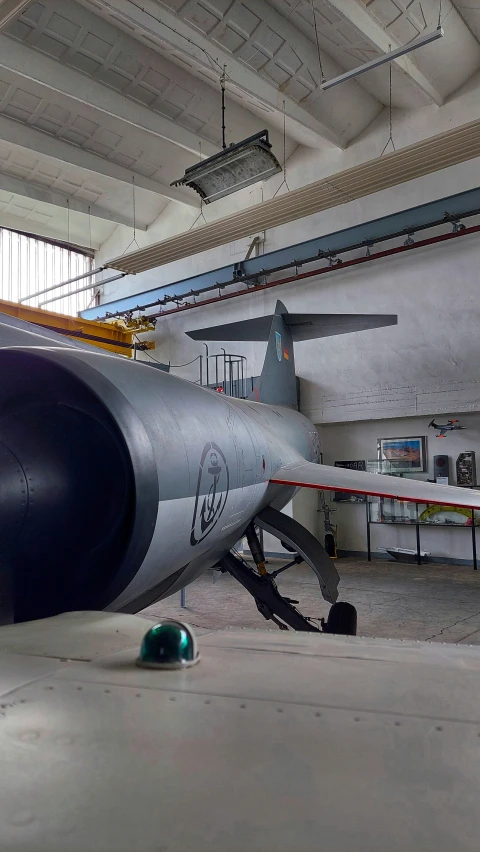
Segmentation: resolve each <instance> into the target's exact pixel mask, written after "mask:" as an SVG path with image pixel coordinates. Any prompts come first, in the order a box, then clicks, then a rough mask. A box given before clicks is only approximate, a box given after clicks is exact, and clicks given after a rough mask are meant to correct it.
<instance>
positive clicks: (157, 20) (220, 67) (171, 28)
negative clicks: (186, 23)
mask: <svg viewBox="0 0 480 852" xmlns="http://www.w3.org/2000/svg"><path fill="white" fill-rule="evenodd" d="M130 3H131V5H132V6H135V8H136V9H138V10H139V11H140V12H143V14H144V15H147V16H148V17H149V18H151V19H152V20H153V21H155V23H157V24H160V25H161V26H162V27H165V29H167V30H170V32H172V33H175V35H177V36H179V37H180V38H183V39H185V41H187V42H188V43H189V44H191V45H192V47H195V48H196V49H197V50H200V51H201V52H202V53H204V54H205V56H206V57H207V59H209V60H210V62H212V63H213V64H214V65H216V66H217V67H218V68H219V69H220V71H221V70H222V66H221V65H220V63H219V62H218V60H217V59H215V57H214V56H211V54H210V53H209V52H208V50H205V48H204V47H200V45H199V44H195V42H194V41H192V39H191V38H188V36H186V35H183V33H181V32H179V31H178V30H176V29H174V27H170V26H169V25H168V24H166V23H165V22H164V21H162V20H160V18H156V17H155V15H152V13H151V12H148V11H147V9H144V8H143V6H140V4H139V3H135V2H134V0H130ZM103 5H104V6H108V7H109V8H110V9H111V10H112V12H113V14H114V15H115V16H116V17H119V16H120V17H123V18H125V19H127V20H129V21H131V20H132V19H131V18H130V17H129V16H128V15H121V14H120V13H119V11H118V9H116V8H115V7H114V6H112V4H111V3H106V2H103Z"/></svg>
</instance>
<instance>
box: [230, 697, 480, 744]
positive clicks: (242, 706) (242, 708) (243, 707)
mask: <svg viewBox="0 0 480 852" xmlns="http://www.w3.org/2000/svg"><path fill="white" fill-rule="evenodd" d="M246 706H247V705H246V704H240V709H241V710H245V708H246ZM478 736H479V737H480V734H479V735H478Z"/></svg>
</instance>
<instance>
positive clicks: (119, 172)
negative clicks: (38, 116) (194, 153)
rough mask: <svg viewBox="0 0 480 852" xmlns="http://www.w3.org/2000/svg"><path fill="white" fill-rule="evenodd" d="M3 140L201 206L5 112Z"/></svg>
mask: <svg viewBox="0 0 480 852" xmlns="http://www.w3.org/2000/svg"><path fill="white" fill-rule="evenodd" d="M0 140H3V141H4V142H8V143H9V144H10V145H17V146H19V147H20V148H23V149H26V150H28V151H34V152H35V153H36V154H40V155H41V156H42V157H45V158H48V159H50V160H51V159H52V158H53V159H54V160H61V162H63V163H68V164H69V165H73V166H77V168H80V169H85V170H86V171H88V172H91V173H92V174H97V175H103V176H104V177H109V178H112V179H113V180H116V181H121V182H122V183H128V184H129V185H130V186H132V178H133V177H134V178H135V186H137V187H140V188H141V189H146V190H148V191H149V192H153V193H155V195H161V196H163V198H168V199H170V200H174V201H179V202H180V203H181V204H186V205H187V206H189V207H200V200H197V198H195V197H192V198H190V197H189V196H187V195H184V194H183V192H180V191H179V190H178V189H176V188H175V187H170V186H165V185H164V184H162V183H159V182H158V181H156V180H152V178H149V177H145V176H144V175H141V174H137V173H136V172H132V171H130V170H129V169H126V168H125V167H124V166H120V165H119V164H118V163H114V162H113V161H112V160H108V159H106V157H100V156H99V155H98V154H94V153H92V152H91V151H88V150H87V149H86V148H81V147H80V146H77V145H73V144H72V143H71V142H65V141H64V140H63V139H59V138H58V137H56V136H50V135H49V134H48V133H44V132H43V131H41V130H37V129H36V128H34V127H31V126H30V125H28V124H24V123H23V122H21V121H16V120H15V119H13V118H7V116H4V115H0Z"/></svg>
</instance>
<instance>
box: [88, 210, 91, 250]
mask: <svg viewBox="0 0 480 852" xmlns="http://www.w3.org/2000/svg"><path fill="white" fill-rule="evenodd" d="M91 214H92V211H91V208H90V205H88V247H89V249H90V251H91V250H92V215H91Z"/></svg>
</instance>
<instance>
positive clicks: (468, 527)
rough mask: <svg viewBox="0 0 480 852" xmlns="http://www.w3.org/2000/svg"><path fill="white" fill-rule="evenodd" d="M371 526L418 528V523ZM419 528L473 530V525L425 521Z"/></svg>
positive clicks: (399, 522) (392, 522)
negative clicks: (429, 522)
mask: <svg viewBox="0 0 480 852" xmlns="http://www.w3.org/2000/svg"><path fill="white" fill-rule="evenodd" d="M369 523H371V524H378V526H381V527H416V526H417V522H416V521H370V522H369ZM418 526H419V527H435V528H437V529H441V530H444V529H452V527H454V528H455V529H458V530H471V529H472V525H471V524H468V525H467V524H428V523H425V521H419V522H418Z"/></svg>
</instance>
